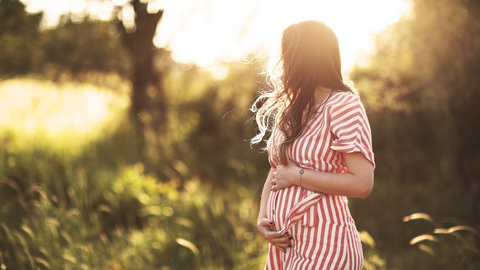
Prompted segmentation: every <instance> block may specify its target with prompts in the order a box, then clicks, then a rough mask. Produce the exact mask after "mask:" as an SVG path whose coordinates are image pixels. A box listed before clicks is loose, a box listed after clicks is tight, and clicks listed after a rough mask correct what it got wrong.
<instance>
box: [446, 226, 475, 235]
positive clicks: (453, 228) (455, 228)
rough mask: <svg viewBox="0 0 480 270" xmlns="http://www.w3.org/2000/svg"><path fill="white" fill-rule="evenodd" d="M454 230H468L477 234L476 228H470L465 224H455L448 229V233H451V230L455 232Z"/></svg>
mask: <svg viewBox="0 0 480 270" xmlns="http://www.w3.org/2000/svg"><path fill="white" fill-rule="evenodd" d="M456 231H470V232H472V233H474V234H477V230H475V229H474V228H472V227H470V226H465V225H462V226H455V227H451V228H450V229H448V232H449V233H453V232H456Z"/></svg>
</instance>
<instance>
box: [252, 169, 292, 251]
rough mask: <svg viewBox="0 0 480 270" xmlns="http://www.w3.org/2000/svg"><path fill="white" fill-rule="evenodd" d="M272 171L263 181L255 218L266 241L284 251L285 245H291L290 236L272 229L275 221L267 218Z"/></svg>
mask: <svg viewBox="0 0 480 270" xmlns="http://www.w3.org/2000/svg"><path fill="white" fill-rule="evenodd" d="M274 172H275V169H273V168H272V169H270V172H269V173H268V177H267V180H266V181H265V185H264V186H263V191H262V200H261V202H260V211H259V213H258V220H257V229H258V231H259V232H260V233H261V234H262V235H263V237H265V239H267V240H268V242H270V243H271V244H272V245H274V246H275V247H277V248H278V249H280V250H281V251H283V252H286V249H287V247H291V246H292V243H290V240H291V239H292V237H290V236H289V235H281V234H280V232H278V231H273V230H272V225H273V224H274V222H275V221H273V220H268V219H267V203H268V198H269V197H270V192H271V190H272V180H273V173H274Z"/></svg>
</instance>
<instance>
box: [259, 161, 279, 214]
mask: <svg viewBox="0 0 480 270" xmlns="http://www.w3.org/2000/svg"><path fill="white" fill-rule="evenodd" d="M274 171H275V170H274V169H273V168H272V169H270V172H269V173H268V176H267V179H266V180H265V185H264V186H263V191H262V199H261V201H260V210H259V212H258V220H257V221H258V222H260V220H261V219H262V218H267V203H268V198H269V197H270V192H271V191H272V179H273V172H274Z"/></svg>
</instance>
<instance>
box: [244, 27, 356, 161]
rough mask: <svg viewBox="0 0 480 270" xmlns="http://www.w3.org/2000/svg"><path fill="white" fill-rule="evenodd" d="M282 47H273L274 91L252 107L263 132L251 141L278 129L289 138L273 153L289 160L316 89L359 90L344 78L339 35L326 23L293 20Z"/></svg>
mask: <svg viewBox="0 0 480 270" xmlns="http://www.w3.org/2000/svg"><path fill="white" fill-rule="evenodd" d="M280 46H281V48H280V52H279V53H278V52H275V51H273V54H272V55H271V56H270V59H269V67H268V75H267V82H268V84H269V86H270V87H271V90H270V91H267V92H264V93H262V94H261V95H260V96H259V98H258V99H257V100H256V101H255V103H254V104H253V105H252V107H251V108H250V110H251V111H252V112H254V113H255V114H256V115H255V119H256V122H257V125H258V131H259V133H258V134H257V135H256V136H255V137H253V138H252V139H251V140H250V143H251V144H256V143H259V142H261V141H262V140H263V137H264V136H265V134H266V133H267V132H269V133H270V134H271V138H272V137H273V133H274V130H275V129H278V130H279V131H281V132H282V133H283V135H284V139H283V141H282V142H280V143H279V144H278V145H274V147H273V149H274V151H275V153H271V154H274V157H275V158H276V159H277V162H278V163H279V164H286V162H287V158H286V151H285V149H286V146H288V145H289V144H291V143H292V142H293V141H295V139H297V138H298V137H299V136H300V135H301V134H302V131H303V130H304V129H305V127H306V125H307V123H308V121H309V120H310V119H311V118H312V117H313V115H314V113H315V100H314V94H315V88H316V87H317V86H322V87H325V88H328V89H332V90H333V91H350V92H354V93H356V92H355V90H354V89H353V88H352V87H350V86H349V85H348V84H347V83H345V82H344V80H343V77H342V73H341V61H340V50H339V46H338V39H337V36H336V35H335V33H334V32H333V31H332V29H330V27H328V26H327V25H326V24H325V23H323V22H319V21H314V20H311V21H303V22H299V23H295V24H292V25H290V26H289V27H287V28H286V29H285V30H284V31H283V32H282V35H281V42H280ZM275 56H277V57H275ZM257 104H262V105H261V106H260V108H259V107H258V105H257ZM304 114H305V116H304ZM271 143H274V140H271Z"/></svg>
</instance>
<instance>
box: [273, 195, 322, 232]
mask: <svg viewBox="0 0 480 270" xmlns="http://www.w3.org/2000/svg"><path fill="white" fill-rule="evenodd" d="M312 193H315V192H313V191H310V190H307V189H304V188H301V187H299V186H290V187H288V188H284V189H280V190H277V191H272V192H271V193H270V197H269V199H268V204H267V209H266V210H267V218H268V219H270V220H273V221H274V222H275V223H274V226H273V229H274V230H276V231H278V230H281V229H283V228H285V226H284V225H285V222H286V220H287V217H288V214H289V213H290V211H291V210H292V209H293V208H294V207H295V205H297V203H299V202H300V201H302V200H303V199H305V198H307V197H308V196H309V195H311V194H312ZM313 208H315V207H313ZM313 208H312V210H314V209H313ZM311 216H312V215H311V214H305V217H304V218H303V220H300V221H301V222H307V223H308V222H309V220H310V217H311Z"/></svg>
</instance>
